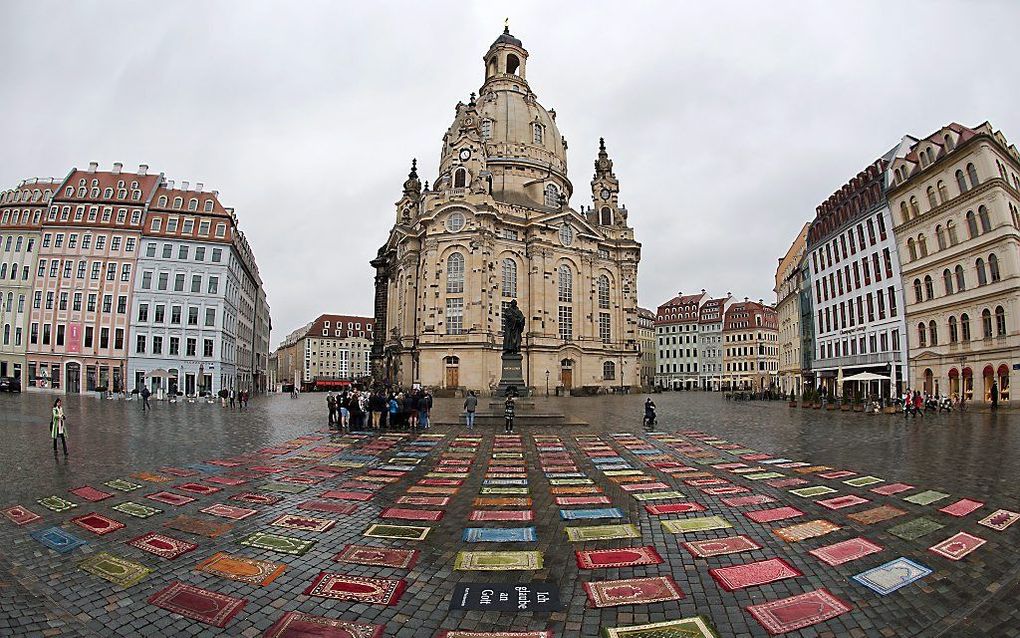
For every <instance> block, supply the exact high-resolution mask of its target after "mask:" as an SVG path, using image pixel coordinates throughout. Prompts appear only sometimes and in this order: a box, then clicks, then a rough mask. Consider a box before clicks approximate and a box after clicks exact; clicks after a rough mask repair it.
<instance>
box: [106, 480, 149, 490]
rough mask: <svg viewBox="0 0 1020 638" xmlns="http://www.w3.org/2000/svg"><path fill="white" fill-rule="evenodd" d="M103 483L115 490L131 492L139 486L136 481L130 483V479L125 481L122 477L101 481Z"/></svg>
mask: <svg viewBox="0 0 1020 638" xmlns="http://www.w3.org/2000/svg"><path fill="white" fill-rule="evenodd" d="M103 485H105V486H106V487H110V488H113V489H115V490H119V491H121V492H131V491H133V490H137V489H138V488H140V487H141V485H139V484H138V483H132V482H131V481H125V480H124V479H119V478H118V479H113V480H112V481H107V482H105V483H103Z"/></svg>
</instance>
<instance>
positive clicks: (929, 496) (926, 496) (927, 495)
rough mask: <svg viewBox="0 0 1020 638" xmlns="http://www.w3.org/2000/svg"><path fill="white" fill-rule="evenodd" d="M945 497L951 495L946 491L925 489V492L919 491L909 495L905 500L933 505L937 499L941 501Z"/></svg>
mask: <svg viewBox="0 0 1020 638" xmlns="http://www.w3.org/2000/svg"><path fill="white" fill-rule="evenodd" d="M944 498H949V495H948V494H946V493H945V492H936V491H935V490H925V491H924V492H918V493H917V494H914V495H912V496H907V497H906V498H904V499H903V500H904V501H908V502H910V503H916V504H917V505H931V504H932V503H934V502H936V501H941V500H942V499H944Z"/></svg>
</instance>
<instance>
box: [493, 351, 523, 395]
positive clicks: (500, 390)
mask: <svg viewBox="0 0 1020 638" xmlns="http://www.w3.org/2000/svg"><path fill="white" fill-rule="evenodd" d="M502 360H503V370H502V372H501V373H500V375H499V385H498V386H496V396H500V397H505V396H506V393H507V389H508V388H510V387H511V386H513V388H514V389H515V390H516V391H517V396H519V397H527V396H531V389H530V388H528V386H527V385H525V383H524V369H523V367H522V362H523V360H524V356H523V355H521V354H520V353H519V352H515V353H507V352H504V353H503V356H502Z"/></svg>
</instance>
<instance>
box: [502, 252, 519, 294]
mask: <svg viewBox="0 0 1020 638" xmlns="http://www.w3.org/2000/svg"><path fill="white" fill-rule="evenodd" d="M502 294H503V296H504V297H516V296H517V262H516V261H514V260H513V259H511V258H509V257H507V258H505V259H503V286H502Z"/></svg>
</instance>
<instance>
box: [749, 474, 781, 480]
mask: <svg viewBox="0 0 1020 638" xmlns="http://www.w3.org/2000/svg"><path fill="white" fill-rule="evenodd" d="M784 476H786V475H785V474H780V473H779V472H755V473H754V474H745V475H744V478H746V479H751V480H752V481H764V480H765V479H774V478H783V477H784Z"/></svg>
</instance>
